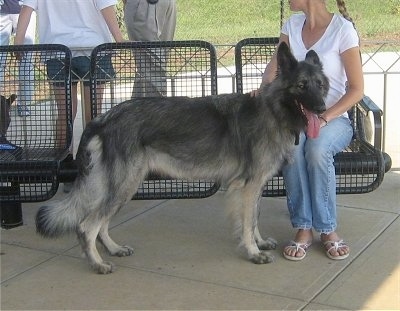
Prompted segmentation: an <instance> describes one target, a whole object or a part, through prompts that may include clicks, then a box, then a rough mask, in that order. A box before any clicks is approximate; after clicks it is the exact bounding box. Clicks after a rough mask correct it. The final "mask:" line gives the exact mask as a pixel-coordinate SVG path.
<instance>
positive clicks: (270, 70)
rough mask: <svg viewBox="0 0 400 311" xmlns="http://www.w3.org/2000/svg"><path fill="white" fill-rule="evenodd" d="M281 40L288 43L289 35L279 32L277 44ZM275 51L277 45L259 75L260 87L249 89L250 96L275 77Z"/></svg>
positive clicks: (276, 66)
mask: <svg viewBox="0 0 400 311" xmlns="http://www.w3.org/2000/svg"><path fill="white" fill-rule="evenodd" d="M281 42H286V43H287V44H288V45H289V37H288V36H287V35H284V34H283V33H281V36H280V37H279V43H278V46H279V44H281ZM277 52H278V47H277V48H276V49H275V52H274V54H273V55H272V58H271V60H270V61H269V63H268V64H267V67H265V70H264V73H263V74H262V77H261V84H260V87H259V88H258V89H257V90H253V91H251V92H250V95H251V96H257V95H258V94H259V93H260V91H261V89H262V88H263V86H264V85H266V84H269V83H271V82H272V81H273V80H274V79H275V78H276V72H277V70H278V61H277V58H276V54H277Z"/></svg>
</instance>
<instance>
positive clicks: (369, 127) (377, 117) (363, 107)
mask: <svg viewBox="0 0 400 311" xmlns="http://www.w3.org/2000/svg"><path fill="white" fill-rule="evenodd" d="M355 109H356V115H355V117H356V119H355V120H354V122H355V123H356V124H355V126H354V128H355V131H356V133H355V134H356V137H357V138H358V139H360V140H363V141H367V142H370V141H372V143H373V145H374V147H375V148H376V149H378V150H382V116H383V112H382V110H381V109H380V108H379V107H378V106H377V105H376V104H375V103H374V102H373V101H372V99H371V98H369V97H368V96H364V97H363V98H362V99H361V100H360V101H359V102H358V103H357V105H356V107H355ZM369 113H372V117H373V124H371V122H370V119H369ZM372 133H373V135H374V136H373V137H372Z"/></svg>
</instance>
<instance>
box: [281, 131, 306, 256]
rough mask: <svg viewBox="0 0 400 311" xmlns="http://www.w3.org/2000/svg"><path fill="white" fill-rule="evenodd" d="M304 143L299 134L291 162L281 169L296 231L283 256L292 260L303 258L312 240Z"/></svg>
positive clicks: (304, 139) (304, 140)
mask: <svg viewBox="0 0 400 311" xmlns="http://www.w3.org/2000/svg"><path fill="white" fill-rule="evenodd" d="M306 142H307V139H306V136H305V135H304V133H301V134H300V141H299V144H298V145H297V146H296V147H295V150H294V154H293V159H292V161H291V162H290V163H288V164H287V165H285V166H284V167H283V169H282V172H283V177H284V181H285V187H286V198H287V206H288V209H289V214H290V220H291V223H292V226H293V228H295V229H297V233H296V236H295V238H294V240H293V241H292V242H291V243H290V244H289V245H288V246H286V247H285V248H284V256H285V257H286V258H288V259H292V260H298V259H302V258H304V256H305V252H306V251H307V248H308V247H309V246H310V244H311V242H312V239H313V234H312V210H311V196H310V188H309V181H308V175H307V161H306V159H305V154H304V148H305V144H306Z"/></svg>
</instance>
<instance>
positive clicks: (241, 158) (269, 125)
mask: <svg viewBox="0 0 400 311" xmlns="http://www.w3.org/2000/svg"><path fill="white" fill-rule="evenodd" d="M277 55H278V64H279V68H280V70H279V72H278V73H277V78H276V79H275V80H274V81H273V82H272V83H271V84H269V85H268V86H266V87H265V88H264V89H263V90H262V92H261V93H260V95H259V96H256V97H251V96H250V95H249V94H244V95H243V94H229V95H217V96H208V97H204V98H184V97H179V98H178V97H171V98H143V99H135V100H130V101H126V102H123V103H121V104H119V105H118V106H116V107H115V108H112V109H111V110H110V111H108V112H107V113H105V114H104V115H101V116H99V117H98V118H96V119H94V120H93V121H92V122H90V123H89V124H88V126H87V127H86V129H85V130H84V132H83V135H82V139H81V142H80V145H79V149H78V153H77V163H78V169H79V173H78V177H77V179H76V181H75V183H74V186H73V189H72V191H71V193H70V194H69V195H68V196H66V198H65V199H63V200H61V201H54V202H51V203H49V204H48V205H46V206H43V207H41V208H40V210H39V211H38V214H37V216H36V225H37V231H38V232H39V233H40V234H42V235H43V236H46V237H57V236H59V235H61V234H64V233H65V232H68V231H75V232H76V233H77V235H78V239H79V242H80V244H81V246H82V249H83V251H84V253H85V255H86V256H87V258H88V260H89V263H90V265H91V266H92V267H93V269H94V270H95V271H97V272H98V273H110V272H112V271H113V268H114V266H113V264H112V263H109V262H104V261H103V260H102V258H101V257H100V255H99V253H98V251H97V249H96V245H95V242H96V238H98V239H99V241H100V242H101V243H102V244H103V245H104V246H105V248H106V249H107V250H108V251H109V253H110V254H112V255H116V256H127V255H131V254H132V253H133V250H132V248H130V247H128V246H120V245H118V244H116V243H115V242H114V241H113V240H112V239H111V238H110V237H109V235H108V225H109V221H110V219H111V217H112V216H113V215H115V214H116V213H117V212H118V210H119V209H120V208H121V207H122V206H123V205H124V204H126V203H127V202H128V201H129V200H131V198H132V196H133V195H134V194H135V192H136V190H137V189H138V187H139V186H140V184H141V183H142V181H143V180H144V179H145V178H146V176H147V175H148V174H149V173H150V172H157V173H162V174H167V175H169V176H171V177H174V178H179V179H189V180H195V179H206V180H216V181H219V182H221V183H222V184H224V185H226V186H227V192H226V193H227V197H228V206H229V208H230V209H231V210H232V211H233V213H232V214H233V215H235V216H236V222H237V223H236V225H237V228H239V229H238V230H239V235H240V238H241V245H242V246H244V248H245V249H246V251H247V254H248V256H249V258H250V260H252V261H253V262H255V263H268V262H271V261H272V257H271V256H270V255H269V254H268V252H265V251H263V250H266V249H271V248H274V247H275V246H276V242H275V241H274V240H272V239H268V240H263V239H262V238H261V236H260V234H259V231H258V225H257V216H258V201H259V198H260V194H261V190H262V188H263V185H264V184H265V182H266V180H268V179H269V178H271V177H272V176H273V175H274V174H276V173H277V171H278V170H279V169H280V168H281V166H282V164H283V163H284V162H285V161H288V160H289V159H290V156H291V150H292V148H293V146H294V144H295V140H296V137H297V136H298V135H299V133H300V131H303V130H304V129H305V128H306V127H307V123H308V121H307V115H309V114H310V113H309V111H311V112H313V113H321V112H322V111H324V109H325V104H324V97H325V96H326V93H327V90H328V80H327V78H326V76H325V75H324V74H323V72H322V66H321V64H320V61H319V59H318V56H317V54H316V53H315V52H314V51H311V52H309V53H308V54H307V57H306V60H305V61H302V62H297V61H296V60H295V59H294V57H293V56H292V54H291V53H290V51H289V48H288V46H287V45H286V44H281V45H280V47H279V49H278V54H277ZM305 111H307V113H305Z"/></svg>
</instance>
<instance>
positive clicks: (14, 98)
mask: <svg viewBox="0 0 400 311" xmlns="http://www.w3.org/2000/svg"><path fill="white" fill-rule="evenodd" d="M16 99H17V95H15V94H11V95H10V98H9V99H8V100H7V102H8V106H11V104H12V103H13V102H14V101H15V100H16Z"/></svg>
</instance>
